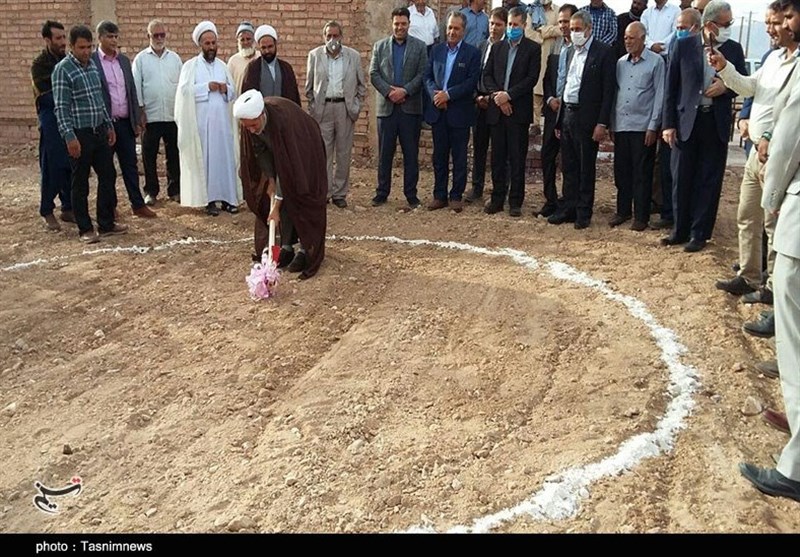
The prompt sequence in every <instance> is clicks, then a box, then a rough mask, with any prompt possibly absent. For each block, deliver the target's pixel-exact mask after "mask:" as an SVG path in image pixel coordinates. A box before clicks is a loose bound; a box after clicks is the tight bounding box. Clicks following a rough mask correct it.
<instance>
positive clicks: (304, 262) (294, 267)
mask: <svg viewBox="0 0 800 557" xmlns="http://www.w3.org/2000/svg"><path fill="white" fill-rule="evenodd" d="M306 267H308V259H307V258H306V254H305V252H303V251H298V252H297V255H295V256H294V259H292V262H291V263H289V266H288V267H287V268H286V270H287V271H289V272H290V273H299V272H301V271H305V270H306Z"/></svg>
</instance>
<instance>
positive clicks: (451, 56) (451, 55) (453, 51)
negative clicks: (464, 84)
mask: <svg viewBox="0 0 800 557" xmlns="http://www.w3.org/2000/svg"><path fill="white" fill-rule="evenodd" d="M463 42H464V41H458V44H457V45H456V47H455V48H450V44H449V43H447V64H446V65H445V67H444V83H442V86H443V87H444V90H445V91H447V82H448V81H450V74H451V73H453V66H454V65H455V63H456V56H458V51H459V50H461V43H463Z"/></svg>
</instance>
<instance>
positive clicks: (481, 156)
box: [464, 8, 508, 203]
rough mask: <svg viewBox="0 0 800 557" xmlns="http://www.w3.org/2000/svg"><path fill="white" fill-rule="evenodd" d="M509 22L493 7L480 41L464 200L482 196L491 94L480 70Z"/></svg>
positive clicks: (474, 199) (488, 138) (504, 15)
mask: <svg viewBox="0 0 800 557" xmlns="http://www.w3.org/2000/svg"><path fill="white" fill-rule="evenodd" d="M507 23H508V10H506V9H505V8H495V9H493V10H492V13H491V15H490V16H489V38H488V39H486V40H485V41H483V42H482V43H481V44H480V48H479V50H480V54H481V76H480V78H479V79H478V93H477V94H476V95H475V107H476V109H477V119H476V122H475V126H474V127H473V128H472V149H473V154H472V189H471V190H470V192H469V193H468V194H467V195H465V196H464V201H465V202H467V203H472V202H473V201H479V200H480V199H481V198H482V197H483V185H484V182H485V180H486V156H487V155H488V154H489V142H490V140H491V129H490V128H489V124H488V123H487V122H486V112H487V111H488V109H489V100H490V99H491V96H490V95H489V91H487V90H486V85H485V84H484V82H483V70H484V68H485V67H486V62H487V60H488V59H489V54H490V53H491V51H492V47H493V46H494V45H495V44H497V43H499V42H502V41H503V40H505V38H506V25H507Z"/></svg>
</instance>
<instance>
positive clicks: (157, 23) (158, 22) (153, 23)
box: [147, 19, 167, 35]
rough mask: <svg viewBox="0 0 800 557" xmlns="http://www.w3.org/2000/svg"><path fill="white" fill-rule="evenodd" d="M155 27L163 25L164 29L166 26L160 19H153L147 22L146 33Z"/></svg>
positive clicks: (149, 32)
mask: <svg viewBox="0 0 800 557" xmlns="http://www.w3.org/2000/svg"><path fill="white" fill-rule="evenodd" d="M156 27H163V28H164V29H166V28H167V27H166V25H164V23H163V22H162V21H161V20H160V19H154V20H152V21H151V22H150V23H148V24H147V34H148V35H149V34H151V33H152V32H153V29H155V28H156Z"/></svg>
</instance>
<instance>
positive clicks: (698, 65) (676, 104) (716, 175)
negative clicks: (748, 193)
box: [661, 0, 747, 253]
mask: <svg viewBox="0 0 800 557" xmlns="http://www.w3.org/2000/svg"><path fill="white" fill-rule="evenodd" d="M702 25H703V30H702V33H701V34H700V35H696V36H690V37H686V38H683V39H678V40H677V41H676V42H675V46H674V51H673V53H672V54H671V58H670V64H669V70H668V73H667V86H666V90H665V91H666V94H665V100H664V123H663V126H664V131H663V139H664V141H665V142H666V143H668V144H669V145H670V147H672V176H673V179H674V183H673V189H672V191H673V195H672V204H673V212H674V217H675V224H674V226H673V229H672V233H671V234H670V235H669V236H667V237H666V238H662V239H661V243H662V245H665V246H673V245H677V244H686V247H685V248H684V251H687V252H690V253H691V252H697V251H700V250H701V249H703V248H704V247H705V246H706V242H707V241H708V240H709V238H711V233H712V232H713V230H714V224H715V222H716V219H717V208H718V207H719V198H720V194H721V193H722V179H723V177H724V175H725V163H726V161H727V157H728V137H729V134H730V129H731V119H732V117H733V116H732V113H731V102H732V100H733V99H734V98H735V97H736V96H737V93H736V92H735V91H732V90H730V89H728V88H727V87H725V84H724V83H723V82H722V80H721V79H720V78H719V77H717V75H716V72H715V71H714V68H712V67H711V66H710V65H709V64H708V62H707V60H706V56H705V53H704V50H705V49H706V48H712V46H713V48H714V49H716V50H719V52H720V53H722V55H723V56H725V58H726V59H727V60H728V62H729V63H731V64H733V65H734V67H735V68H736V71H738V72H739V73H740V74H742V75H747V69H746V68H745V63H744V52H743V51H742V46H741V45H740V44H739V43H737V42H735V41H733V40H730V38H729V37H730V34H731V33H730V31H731V25H733V14H732V12H731V6H730V4H729V3H728V2H722V1H719V0H714V1H712V2H709V3H708V5H706V7H705V10H704V12H703V19H702ZM704 43H705V45H706V47H704ZM687 242H688V243H687Z"/></svg>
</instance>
